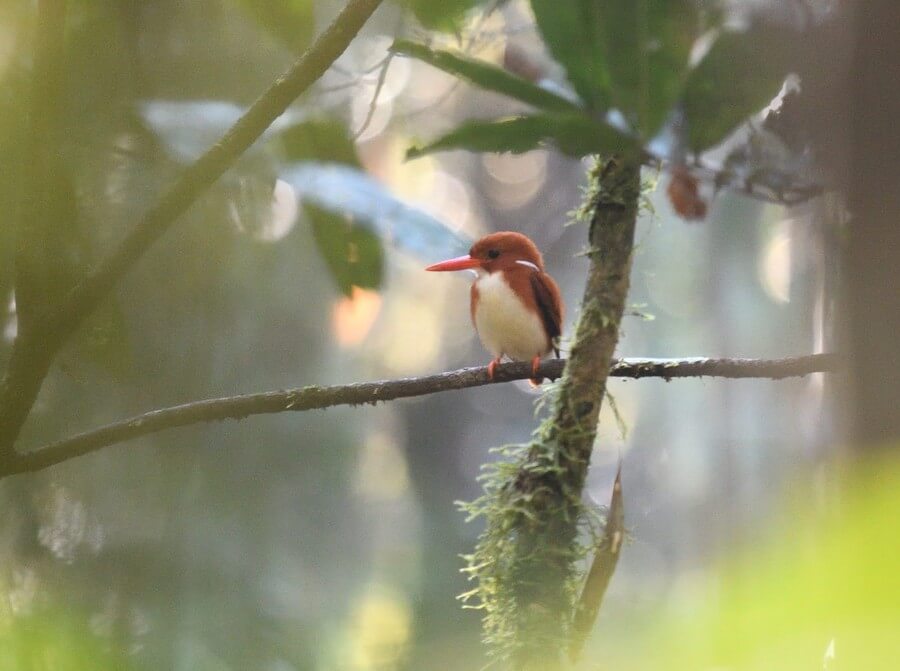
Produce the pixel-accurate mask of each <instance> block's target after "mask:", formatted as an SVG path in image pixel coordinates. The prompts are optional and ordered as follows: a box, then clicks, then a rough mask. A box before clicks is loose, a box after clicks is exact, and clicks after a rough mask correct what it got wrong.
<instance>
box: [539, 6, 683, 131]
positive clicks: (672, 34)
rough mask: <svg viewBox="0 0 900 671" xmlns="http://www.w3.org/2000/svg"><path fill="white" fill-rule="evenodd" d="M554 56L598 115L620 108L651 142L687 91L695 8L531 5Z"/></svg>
mask: <svg viewBox="0 0 900 671" xmlns="http://www.w3.org/2000/svg"><path fill="white" fill-rule="evenodd" d="M531 5H532V8H533V9H534V13H535V17H536V18H537V22H538V26H539V27H540V29H541V33H542V34H543V36H544V40H545V42H546V43H547V46H548V48H549V49H550V52H551V53H552V54H553V55H554V57H555V58H556V59H557V60H558V61H559V62H560V63H561V64H562V65H563V66H564V67H565V68H566V72H567V74H568V77H569V81H570V82H571V83H572V85H573V86H574V87H575V89H576V90H577V91H578V93H579V94H580V95H581V97H582V98H583V99H584V100H585V101H586V102H587V103H588V105H589V107H590V108H591V109H593V110H605V109H606V108H608V107H615V108H617V109H618V110H619V111H620V112H622V114H624V115H625V117H626V119H628V121H629V123H630V124H631V125H632V126H633V127H634V128H635V129H636V130H637V131H639V132H640V134H641V135H642V136H643V137H646V138H649V137H652V135H653V134H654V133H655V132H656V131H657V130H658V129H659V127H660V125H661V124H662V122H663V120H664V119H665V118H666V115H667V114H668V113H669V110H670V109H671V107H672V105H673V103H674V102H675V101H676V99H677V97H678V94H679V91H680V89H681V84H682V75H683V73H684V72H685V70H687V65H688V55H689V53H690V50H691V46H692V45H693V42H694V37H695V34H696V31H697V27H698V21H697V6H696V3H695V2H694V1H693V0H563V1H560V0H532V3H531Z"/></svg>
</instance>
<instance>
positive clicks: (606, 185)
mask: <svg viewBox="0 0 900 671" xmlns="http://www.w3.org/2000/svg"><path fill="white" fill-rule="evenodd" d="M639 196H640V165H639V164H638V163H637V162H636V161H633V160H628V159H625V158H622V157H611V158H605V159H601V160H598V161H597V162H596V164H595V165H594V166H593V167H592V168H591V171H590V174H589V189H588V192H587V196H586V197H587V199H588V202H587V203H586V205H585V207H586V209H587V210H588V211H590V212H591V217H590V229H589V241H588V242H589V250H590V251H589V252H588V257H589V259H590V269H589V273H588V279H587V285H586V287H585V291H584V297H583V299H582V303H581V311H580V312H581V316H580V318H579V320H578V325H577V327H576V331H575V336H574V338H573V341H572V346H571V350H570V355H569V360H568V363H567V365H566V368H565V371H564V373H563V377H562V380H561V381H560V383H559V385H558V388H557V389H556V394H555V400H554V403H553V410H552V413H551V415H550V417H549V418H548V419H547V420H546V421H545V422H544V423H543V424H542V425H541V426H540V427H539V428H538V430H537V431H536V432H535V439H534V441H533V442H532V443H531V444H529V445H525V446H519V447H514V448H507V449H506V450H504V452H505V453H506V455H507V456H508V457H510V458H511V460H507V461H502V462H499V463H496V464H491V465H490V466H489V467H488V470H487V472H486V473H485V475H484V476H483V480H484V495H483V496H482V497H481V498H480V499H478V500H476V501H474V502H473V503H471V504H468V505H466V506H464V508H465V509H466V510H467V511H468V512H469V513H470V516H483V517H484V518H485V522H486V528H485V530H484V532H483V533H482V535H481V537H480V538H479V542H478V544H477V546H476V548H475V551H474V553H473V554H472V555H470V556H469V557H468V558H467V559H468V567H467V569H466V571H467V572H468V573H469V575H470V576H471V577H472V578H473V579H474V580H476V581H477V583H478V584H477V587H476V588H475V589H474V590H472V591H471V592H469V593H468V594H466V595H464V598H465V599H466V600H468V601H469V602H470V603H474V604H476V605H477V607H479V608H481V609H483V610H484V629H485V640H486V642H487V643H488V645H489V647H490V651H491V653H492V654H493V655H494V656H495V657H496V658H497V659H498V661H501V662H504V663H509V664H511V666H512V667H513V668H514V669H517V670H518V669H547V668H554V669H556V668H562V667H563V666H564V664H565V654H564V653H565V651H566V649H567V648H568V643H569V641H568V636H569V629H570V626H571V621H572V616H573V613H574V611H575V601H576V597H577V593H578V589H577V587H578V584H579V580H580V576H579V575H578V574H577V572H576V562H577V560H578V559H579V558H580V557H581V556H583V553H584V547H583V544H582V543H581V542H580V541H579V527H580V526H581V525H583V524H584V523H585V522H586V517H585V515H584V510H583V507H582V504H581V493H582V490H583V488H584V481H585V478H586V476H587V470H588V465H589V463H590V458H591V449H592V446H593V443H594V438H595V436H596V429H597V420H598V417H599V413H600V407H601V404H602V401H603V397H604V393H605V390H606V380H607V377H608V375H609V368H610V363H611V361H612V356H613V352H614V351H615V348H616V345H617V343H618V340H619V326H620V323H621V320H622V314H623V312H624V309H625V303H626V298H627V294H628V285H629V275H630V271H631V257H632V251H633V246H634V228H635V221H636V218H637V211H638V201H639Z"/></svg>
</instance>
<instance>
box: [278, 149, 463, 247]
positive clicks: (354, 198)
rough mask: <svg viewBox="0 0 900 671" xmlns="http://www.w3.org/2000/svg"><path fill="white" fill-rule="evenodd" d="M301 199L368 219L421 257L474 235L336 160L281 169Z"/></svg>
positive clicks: (392, 240)
mask: <svg viewBox="0 0 900 671" xmlns="http://www.w3.org/2000/svg"><path fill="white" fill-rule="evenodd" d="M281 178H282V179H283V180H285V181H286V182H288V183H289V184H290V185H291V186H292V187H294V190H295V191H296V193H297V197H298V198H299V199H300V201H301V202H304V203H311V204H313V205H316V206H318V207H319V208H322V209H325V210H330V211H333V212H344V213H346V214H349V215H352V216H354V217H356V219H357V221H365V222H366V223H367V224H369V225H370V226H371V227H372V229H373V230H375V231H376V232H377V234H378V236H379V237H380V238H381V239H382V240H384V241H389V242H390V244H391V245H392V246H393V247H395V248H396V249H399V250H400V251H403V252H405V253H407V254H412V255H414V256H416V257H417V258H418V259H420V260H422V261H428V262H433V261H439V260H440V259H442V258H445V257H446V256H447V254H463V253H464V252H466V251H467V250H468V249H469V247H471V246H472V242H473V241H472V240H471V239H469V238H468V237H466V236H464V235H461V234H460V233H458V232H457V231H454V230H453V229H452V228H451V227H449V226H447V225H446V224H444V223H443V222H441V221H440V220H438V219H436V218H434V217H433V216H431V215H430V214H428V213H426V212H424V211H423V210H420V209H417V208H415V207H412V206H410V205H408V204H407V203H404V202H403V201H402V200H400V199H399V198H397V197H396V196H394V195H393V194H392V193H391V192H390V191H389V190H388V189H387V188H385V187H384V185H382V184H380V183H379V182H378V181H377V180H376V179H373V178H372V177H370V176H369V175H367V174H366V173H365V172H363V171H362V170H358V169H356V168H353V167H350V166H347V165H341V164H337V163H316V162H306V163H299V164H297V165H293V166H290V167H289V168H287V169H286V170H284V171H283V172H282V173H281Z"/></svg>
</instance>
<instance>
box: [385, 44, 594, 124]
mask: <svg viewBox="0 0 900 671" xmlns="http://www.w3.org/2000/svg"><path fill="white" fill-rule="evenodd" d="M390 50H391V51H392V52H394V53H396V54H402V55H405V56H412V57H414V58H418V59H419V60H421V61H424V62H426V63H428V64H429V65H433V66H434V67H436V68H439V69H441V70H443V71H444V72H448V73H450V74H452V75H456V76H457V77H460V78H462V79H466V80H468V81H470V82H472V83H473V84H475V85H476V86H479V87H481V88H483V89H487V90H488V91H494V92H495V93H502V94H504V95H507V96H509V97H511V98H515V99H516V100H519V101H521V102H523V103H527V104H529V105H532V106H534V107H537V108H539V109H543V110H547V111H557V112H571V111H576V110H578V109H579V107H578V105H576V104H575V103H573V102H572V101H570V100H566V99H565V98H563V97H562V96H558V95H556V94H555V93H551V92H550V91H547V90H546V89H543V88H541V87H540V86H535V85H534V84H532V83H531V82H529V81H527V80H525V79H522V78H521V77H517V76H516V75H513V74H511V73H509V72H507V71H506V70H504V69H503V68H499V67H497V66H496V65H494V64H492V63H488V62H486V61H481V60H478V59H476V58H470V57H468V56H463V55H461V54H454V53H452V52H450V51H445V50H441V49H431V48H429V47H427V46H425V45H424V44H416V43H414V42H410V41H408V40H397V41H396V42H394V44H393V45H392V46H391V49H390Z"/></svg>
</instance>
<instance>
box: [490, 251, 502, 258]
mask: <svg viewBox="0 0 900 671" xmlns="http://www.w3.org/2000/svg"><path fill="white" fill-rule="evenodd" d="M498 256H500V250H499V249H491V250H489V251H488V258H489V259H496V258H497V257H498Z"/></svg>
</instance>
